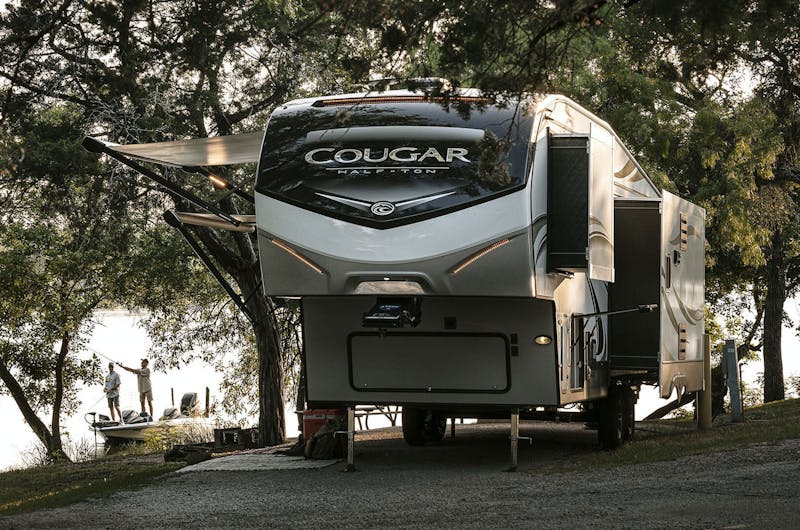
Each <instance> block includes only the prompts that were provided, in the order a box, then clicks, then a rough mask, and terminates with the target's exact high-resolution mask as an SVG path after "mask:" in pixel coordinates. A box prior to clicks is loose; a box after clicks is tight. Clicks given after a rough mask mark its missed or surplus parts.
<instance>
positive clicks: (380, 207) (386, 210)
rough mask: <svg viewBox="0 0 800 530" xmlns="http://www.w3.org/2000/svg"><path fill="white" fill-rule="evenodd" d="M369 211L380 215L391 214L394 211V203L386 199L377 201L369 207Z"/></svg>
mask: <svg viewBox="0 0 800 530" xmlns="http://www.w3.org/2000/svg"><path fill="white" fill-rule="evenodd" d="M369 211H371V212H372V213H374V214H375V215H380V216H384V215H391V214H393V213H394V204H392V203H390V202H388V201H378V202H376V203H374V204H373V205H372V206H371V207H370V209H369Z"/></svg>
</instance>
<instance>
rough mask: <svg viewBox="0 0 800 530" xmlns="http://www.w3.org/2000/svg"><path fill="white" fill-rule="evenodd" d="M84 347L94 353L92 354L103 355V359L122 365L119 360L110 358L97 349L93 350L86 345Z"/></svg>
mask: <svg viewBox="0 0 800 530" xmlns="http://www.w3.org/2000/svg"><path fill="white" fill-rule="evenodd" d="M86 349H87V350H89V351H90V352H92V353H94V354H97V355H99V356H100V357H103V358H104V359H108V360H109V361H111V362H112V363H114V364H118V365H119V366H122V363H121V362H119V361H116V360H114V359H112V358H111V357H109V356H108V355H103V354H102V353H100V352H99V351H97V350H95V349H94V348H90V347H88V346H87V347H86Z"/></svg>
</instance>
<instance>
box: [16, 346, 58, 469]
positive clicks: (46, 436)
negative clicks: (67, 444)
mask: <svg viewBox="0 0 800 530" xmlns="http://www.w3.org/2000/svg"><path fill="white" fill-rule="evenodd" d="M0 380H2V381H3V384H5V385H6V388H7V389H8V392H9V394H11V397H12V398H14V401H15V402H16V403H17V407H19V410H20V412H22V417H23V418H25V422H26V423H27V424H28V425H29V426H30V428H31V430H32V431H33V433H34V434H35V435H36V437H37V438H39V441H40V442H42V445H44V446H45V448H47V452H48V454H49V453H50V452H51V447H53V435H52V434H51V433H50V431H49V430H48V429H47V426H46V425H45V424H44V422H43V421H42V420H40V419H39V416H37V415H36V412H34V410H33V409H32V408H31V406H30V403H28V399H27V398H26V397H25V391H24V390H23V389H22V387H21V386H20V385H19V383H18V382H17V380H16V379H15V378H14V376H13V375H12V374H11V372H10V371H9V369H8V366H7V365H6V363H5V361H4V360H3V359H0ZM60 445H61V441H60V440H59V447H60ZM61 459H63V460H69V457H67V456H66V455H64V454H63V453H61Z"/></svg>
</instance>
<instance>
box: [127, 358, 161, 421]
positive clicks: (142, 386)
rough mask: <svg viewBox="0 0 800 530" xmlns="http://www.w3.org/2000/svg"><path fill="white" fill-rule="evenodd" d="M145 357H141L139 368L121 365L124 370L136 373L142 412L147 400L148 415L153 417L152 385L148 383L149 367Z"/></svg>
mask: <svg viewBox="0 0 800 530" xmlns="http://www.w3.org/2000/svg"><path fill="white" fill-rule="evenodd" d="M147 364H148V363H147V359H142V367H141V368H138V369H137V368H128V367H127V366H122V365H120V366H122V367H123V368H124V369H125V370H127V371H129V372H131V373H134V374H136V378H137V380H138V383H139V403H140V404H141V405H142V412H144V402H145V399H146V400H147V405H148V407H149V408H150V417H151V418H152V417H153V387H152V385H151V384H150V368H148V367H147Z"/></svg>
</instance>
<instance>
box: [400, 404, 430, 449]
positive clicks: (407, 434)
mask: <svg viewBox="0 0 800 530" xmlns="http://www.w3.org/2000/svg"><path fill="white" fill-rule="evenodd" d="M426 412H427V411H426V410H425V409H419V408H416V407H403V413H402V418H403V439H404V440H405V441H406V443H407V444H408V445H424V444H425V415H426V414H425V413H426Z"/></svg>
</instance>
